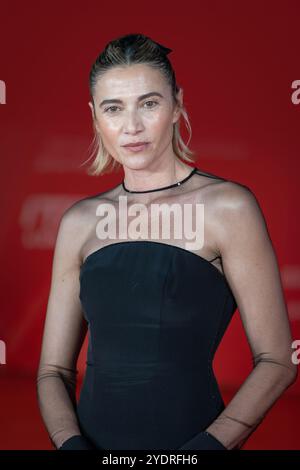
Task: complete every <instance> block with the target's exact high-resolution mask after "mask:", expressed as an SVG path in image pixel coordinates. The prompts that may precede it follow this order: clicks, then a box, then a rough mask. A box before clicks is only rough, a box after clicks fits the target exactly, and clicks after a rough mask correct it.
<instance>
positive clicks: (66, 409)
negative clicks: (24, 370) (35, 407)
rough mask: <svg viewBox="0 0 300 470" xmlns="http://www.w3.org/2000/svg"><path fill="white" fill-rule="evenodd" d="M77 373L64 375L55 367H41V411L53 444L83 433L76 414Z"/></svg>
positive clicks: (39, 386)
mask: <svg viewBox="0 0 300 470" xmlns="http://www.w3.org/2000/svg"><path fill="white" fill-rule="evenodd" d="M75 390H76V380H75V374H72V375H71V374H70V375H69V377H68V378H67V377H63V376H62V374H61V373H60V372H58V370H55V368H54V367H51V368H49V367H48V368H44V369H43V368H41V369H40V370H39V373H38V376H37V395H38V404H39V408H40V412H41V415H42V418H43V421H44V423H45V426H46V428H47V431H48V434H49V437H50V440H51V442H52V443H53V445H54V446H55V447H56V448H57V449H58V448H59V447H60V446H61V445H62V444H63V443H64V442H65V441H66V440H67V439H69V438H71V437H73V436H76V435H77V436H78V435H80V434H81V431H80V428H79V424H78V420H77V416H76V394H75Z"/></svg>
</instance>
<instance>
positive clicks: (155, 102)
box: [144, 101, 158, 108]
mask: <svg viewBox="0 0 300 470" xmlns="http://www.w3.org/2000/svg"><path fill="white" fill-rule="evenodd" d="M147 103H154V104H158V102H157V101H146V102H145V103H144V104H147ZM146 108H155V106H146Z"/></svg>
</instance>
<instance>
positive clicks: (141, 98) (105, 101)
mask: <svg viewBox="0 0 300 470" xmlns="http://www.w3.org/2000/svg"><path fill="white" fill-rule="evenodd" d="M150 96H159V97H160V98H163V95H162V94H161V93H159V92H158V91H150V93H146V94H145V95H141V96H139V97H138V101H142V100H144V99H145V98H149V97H150ZM108 103H118V104H122V100H119V99H109V100H103V101H101V103H100V104H99V107H101V106H103V105H104V104H108Z"/></svg>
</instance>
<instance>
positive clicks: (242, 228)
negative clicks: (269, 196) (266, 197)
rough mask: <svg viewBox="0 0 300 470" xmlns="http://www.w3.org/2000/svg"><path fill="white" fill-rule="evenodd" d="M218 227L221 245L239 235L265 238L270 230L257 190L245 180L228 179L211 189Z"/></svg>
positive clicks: (215, 224)
mask: <svg viewBox="0 0 300 470" xmlns="http://www.w3.org/2000/svg"><path fill="white" fill-rule="evenodd" d="M210 197H211V200H212V207H213V214H214V226H215V233H216V237H217V242H218V245H219V247H220V248H221V247H222V246H223V248H224V247H225V245H226V244H227V245H228V244H230V243H233V241H235V240H236V239H237V237H239V238H241V237H244V238H246V237H247V238H248V237H251V236H252V237H255V236H257V237H262V236H263V237H265V238H268V229H267V224H266V220H265V216H264V213H263V211H262V209H261V206H260V203H259V201H258V199H257V197H256V195H255V194H254V192H253V190H252V189H251V188H250V187H248V186H246V185H243V184H241V183H238V182H233V181H224V182H222V183H220V184H218V185H215V186H213V187H212V188H211V194H210Z"/></svg>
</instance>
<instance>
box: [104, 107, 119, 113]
mask: <svg viewBox="0 0 300 470" xmlns="http://www.w3.org/2000/svg"><path fill="white" fill-rule="evenodd" d="M114 108H119V106H110V107H109V108H106V109H105V110H104V112H105V113H107V112H108V111H109V110H110V109H114ZM109 114H114V112H112V113H109Z"/></svg>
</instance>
